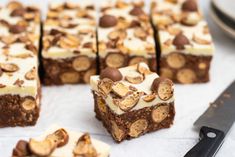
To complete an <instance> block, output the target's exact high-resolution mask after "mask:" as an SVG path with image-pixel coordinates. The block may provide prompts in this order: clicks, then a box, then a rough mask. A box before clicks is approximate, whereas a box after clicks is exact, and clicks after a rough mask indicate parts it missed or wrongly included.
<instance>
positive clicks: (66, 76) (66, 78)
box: [60, 72, 80, 84]
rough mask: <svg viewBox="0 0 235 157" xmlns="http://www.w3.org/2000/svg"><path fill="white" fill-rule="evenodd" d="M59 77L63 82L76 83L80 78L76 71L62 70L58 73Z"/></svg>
mask: <svg viewBox="0 0 235 157" xmlns="http://www.w3.org/2000/svg"><path fill="white" fill-rule="evenodd" d="M60 79H61V81H62V82H63V83H68V84H69V83H70V84H73V83H77V82H78V81H79V79H80V76H79V74H78V73H77V72H64V73H63V74H61V75H60Z"/></svg>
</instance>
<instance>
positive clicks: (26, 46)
mask: <svg viewBox="0 0 235 157" xmlns="http://www.w3.org/2000/svg"><path fill="white" fill-rule="evenodd" d="M25 48H26V49H27V50H30V51H32V52H33V53H35V54H36V53H37V48H36V47H35V46H34V45H33V44H27V45H25Z"/></svg>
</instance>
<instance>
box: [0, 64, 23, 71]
mask: <svg viewBox="0 0 235 157" xmlns="http://www.w3.org/2000/svg"><path fill="white" fill-rule="evenodd" d="M0 67H1V69H2V71H4V72H16V71H18V70H19V67H18V66H17V65H16V64H13V63H2V64H1V63H0Z"/></svg>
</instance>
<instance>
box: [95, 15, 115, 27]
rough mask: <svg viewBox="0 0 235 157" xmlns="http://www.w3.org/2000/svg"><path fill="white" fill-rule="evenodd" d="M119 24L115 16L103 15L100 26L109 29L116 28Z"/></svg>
mask: <svg viewBox="0 0 235 157" xmlns="http://www.w3.org/2000/svg"><path fill="white" fill-rule="evenodd" d="M117 23H118V20H117V18H116V17H115V16H112V15H103V16H102V17H101V18H100V22H99V26H100V27H103V28H109V27H113V26H116V25H117Z"/></svg>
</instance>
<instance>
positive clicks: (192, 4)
mask: <svg viewBox="0 0 235 157" xmlns="http://www.w3.org/2000/svg"><path fill="white" fill-rule="evenodd" d="M182 10H183V11H190V12H194V11H197V10H198V7H197V2H196V1H195V0H187V1H185V2H184V3H183V4H182Z"/></svg>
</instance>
